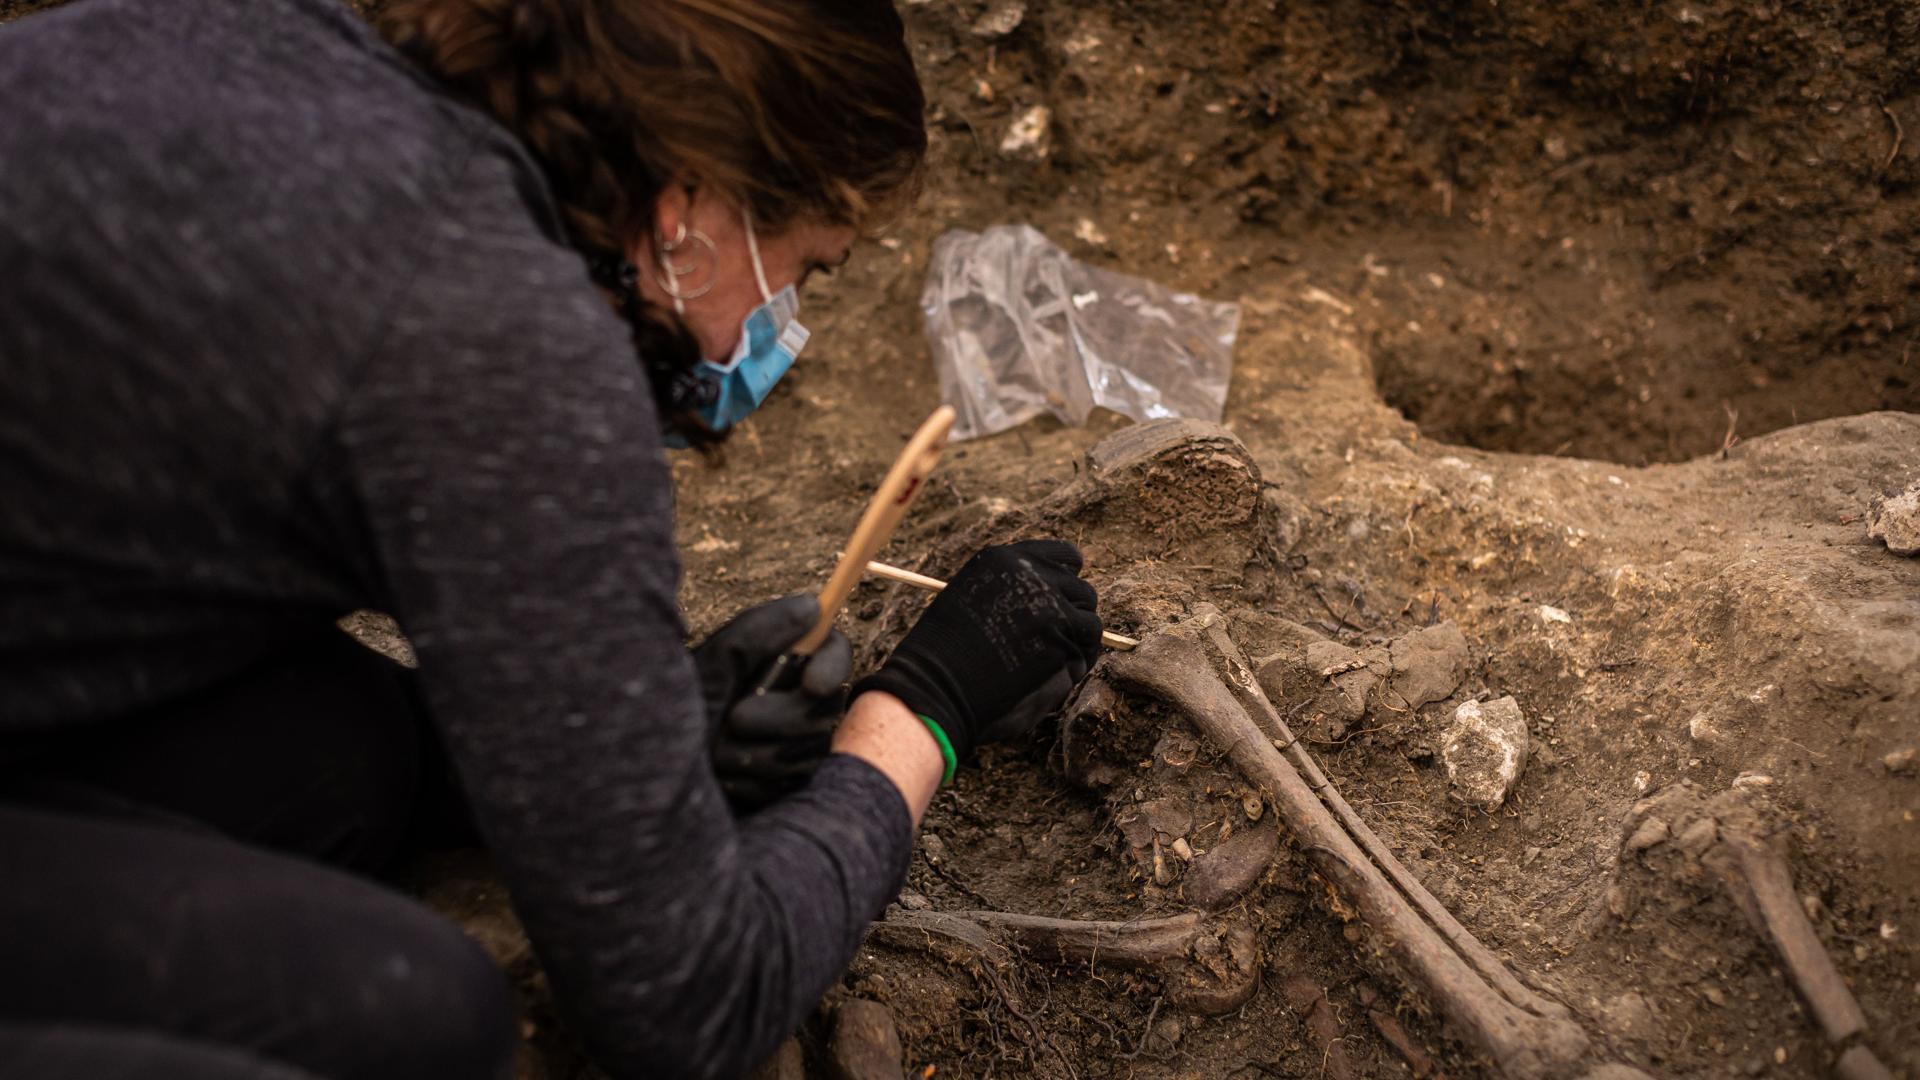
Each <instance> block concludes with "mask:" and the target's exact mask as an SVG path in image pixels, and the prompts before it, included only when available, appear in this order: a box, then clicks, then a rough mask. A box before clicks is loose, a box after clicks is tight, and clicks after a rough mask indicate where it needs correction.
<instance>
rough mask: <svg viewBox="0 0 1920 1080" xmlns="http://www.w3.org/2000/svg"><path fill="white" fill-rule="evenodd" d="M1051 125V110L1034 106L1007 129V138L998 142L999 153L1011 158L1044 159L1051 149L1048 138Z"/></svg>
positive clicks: (1043, 106) (1041, 106) (1042, 106)
mask: <svg viewBox="0 0 1920 1080" xmlns="http://www.w3.org/2000/svg"><path fill="white" fill-rule="evenodd" d="M1052 125H1053V110H1052V109H1049V108H1047V107H1046V106H1045V105H1035V106H1034V107H1033V108H1031V109H1028V110H1027V111H1026V112H1023V113H1021V114H1020V117H1019V119H1017V120H1015V121H1014V122H1013V126H1012V127H1010V128H1008V129H1007V137H1006V138H1004V139H1001V140H1000V152H1001V153H1003V154H1007V155H1009V156H1013V157H1022V156H1030V157H1036V158H1043V157H1046V156H1047V154H1048V153H1050V152H1051V151H1052V149H1053V147H1052V146H1051V145H1050V139H1049V138H1048V130H1049V129H1050V128H1051V127H1052Z"/></svg>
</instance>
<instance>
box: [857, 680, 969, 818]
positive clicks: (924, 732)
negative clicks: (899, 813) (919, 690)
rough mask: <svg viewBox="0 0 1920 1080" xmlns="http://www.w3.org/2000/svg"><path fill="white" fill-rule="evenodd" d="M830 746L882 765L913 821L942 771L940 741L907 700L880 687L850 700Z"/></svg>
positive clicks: (930, 798) (943, 760)
mask: <svg viewBox="0 0 1920 1080" xmlns="http://www.w3.org/2000/svg"><path fill="white" fill-rule="evenodd" d="M833 748H834V750H835V751H837V752H839V753H843V754H851V755H853V756H854V757H857V758H860V759H861V760H863V761H865V762H867V763H868V764H869V765H872V766H873V767H874V768H876V769H878V770H880V772H881V774H882V775H884V776H885V777H886V778H887V779H889V780H891V781H893V785H894V786H895V787H897V788H899V789H900V796H901V798H903V799H905V800H906V803H907V811H908V812H909V813H910V814H911V815H912V816H913V823H914V825H915V826H918V825H919V824H920V815H921V814H923V813H924V812H925V811H926V808H927V803H928V802H930V801H932V799H933V793H934V792H935V791H936V790H938V788H939V786H940V778H941V776H942V775H943V774H944V773H945V772H946V758H945V757H944V756H943V755H942V753H941V749H940V744H939V741H938V740H937V739H936V738H935V737H934V734H933V732H931V731H929V730H928V728H927V725H926V724H925V723H923V722H922V721H921V719H920V718H919V717H918V716H915V715H914V713H913V710H912V709H909V708H908V707H907V705H906V703H905V702H903V701H901V700H900V699H899V698H897V697H894V696H893V695H892V694H889V693H887V692H885V691H883V690H870V691H868V692H866V693H864V694H861V695H860V696H859V697H857V698H855V699H854V700H853V704H852V705H851V706H850V707H849V708H848V709H847V715H846V719H844V720H842V721H841V722H840V727H839V729H838V730H837V731H835V732H834V736H833Z"/></svg>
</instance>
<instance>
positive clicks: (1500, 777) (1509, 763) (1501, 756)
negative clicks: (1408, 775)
mask: <svg viewBox="0 0 1920 1080" xmlns="http://www.w3.org/2000/svg"><path fill="white" fill-rule="evenodd" d="M1528 745H1529V740H1528V737H1527V721H1526V718H1525V717H1524V716H1522V715H1521V712H1520V703H1519V702H1517V701H1515V700H1514V699H1513V698H1511V697H1503V698H1497V699H1495V700H1493V701H1488V702H1484V703H1483V702H1478V701H1467V702H1462V703H1461V705H1460V707H1459V708H1457V709H1455V710H1454V712H1453V726H1451V727H1450V728H1448V729H1447V734H1446V740H1445V741H1444V742H1443V743H1442V744H1441V747H1440V759H1441V761H1442V762H1444V763H1445V765H1446V767H1447V779H1448V780H1449V781H1450V782H1451V783H1452V784H1453V794H1454V797H1455V798H1458V799H1460V800H1461V801H1462V802H1465V803H1467V804H1468V805H1470V806H1476V807H1479V808H1480V809H1482V810H1485V811H1486V812H1487V813H1492V812H1494V811H1495V810H1498V809H1500V804H1501V803H1504V802H1506V800H1507V792H1508V791H1510V790H1512V788H1513V785H1514V783H1515V782H1516V781H1518V780H1519V779H1520V770H1522V769H1523V768H1525V767H1526V764H1527V750H1528Z"/></svg>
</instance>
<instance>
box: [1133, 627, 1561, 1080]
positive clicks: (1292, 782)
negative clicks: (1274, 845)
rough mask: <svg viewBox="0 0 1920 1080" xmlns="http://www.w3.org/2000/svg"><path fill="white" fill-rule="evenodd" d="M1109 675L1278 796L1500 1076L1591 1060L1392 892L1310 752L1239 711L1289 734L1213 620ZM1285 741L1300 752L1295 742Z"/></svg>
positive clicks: (1300, 831) (1315, 856) (1535, 1005)
mask: <svg viewBox="0 0 1920 1080" xmlns="http://www.w3.org/2000/svg"><path fill="white" fill-rule="evenodd" d="M1209 647H1211V652H1212V654H1213V655H1209V651H1210V650H1209ZM1216 657H1218V661H1216V659H1215V658H1216ZM1222 668H1224V674H1225V678H1224V679H1223V677H1222ZM1107 672H1108V677H1109V678H1111V679H1112V680H1113V681H1114V682H1116V683H1117V684H1120V685H1123V686H1128V687H1132V688H1135V689H1139V690H1143V691H1145V692H1147V693H1150V694H1153V695H1155V696H1157V697H1160V698H1162V699H1163V700H1165V701H1167V702H1168V703H1169V704H1171V705H1173V706H1174V707H1175V708H1177V709H1178V710H1179V711H1180V712H1181V713H1182V714H1184V715H1185V716H1186V717H1187V719H1188V721H1189V722H1190V723H1192V724H1193V725H1194V726H1195V727H1196V728H1198V729H1199V730H1200V732H1201V733H1202V734H1203V735H1205V736H1206V737H1207V738H1208V739H1209V740H1210V741H1211V742H1213V743H1214V744H1215V745H1216V746H1217V747H1219V748H1221V749H1223V750H1224V751H1226V752H1227V754H1228V755H1229V757H1230V758H1231V759H1232V761H1233V763H1234V764H1235V765H1236V766H1238V767H1239V768H1240V769H1241V771H1242V772H1243V773H1245V774H1246V776H1247V778H1248V779H1249V780H1250V781H1252V782H1253V783H1254V784H1256V785H1257V786H1259V787H1262V788H1264V789H1266V790H1267V791H1268V792H1270V793H1271V795H1272V796H1273V802H1274V807H1275V810H1276V811H1277V812H1278V813H1279V814H1280V815H1281V819H1282V820H1283V821H1284V822H1285V824H1286V825H1287V827H1288V828H1289V830H1291V832H1292V833H1293V835H1294V837H1295V838H1296V841H1297V842H1298V844H1299V845H1300V847H1301V848H1302V849H1303V851H1304V852H1305V853H1306V855H1307V856H1308V858H1309V859H1310V860H1311V861H1312V864H1313V866H1314V867H1315V868H1316V869H1317V870H1318V871H1319V873H1320V874H1321V876H1322V877H1324V878H1325V879H1326V880H1327V881H1328V882H1329V883H1331V884H1332V885H1333V886H1334V888H1335V889H1336V890H1338V891H1339V893H1340V894H1341V895H1342V897H1343V898H1344V899H1345V900H1346V901H1347V902H1349V903H1351V904H1352V905H1353V906H1354V908H1355V909H1356V910H1358V912H1359V913H1360V917H1361V918H1362V919H1363V920H1364V921H1365V922H1366V923H1367V925H1368V927H1369V928H1370V929H1372V930H1373V931H1374V933H1375V934H1376V935H1377V937H1378V939H1379V940H1380V941H1381V943H1382V944H1383V945H1384V947H1385V948H1386V949H1387V951H1388V952H1389V953H1390V954H1391V955H1392V956H1393V958H1394V959H1395V960H1396V961H1398V962H1399V964H1400V965H1401V967H1402V968H1403V969H1405V970H1406V971H1408V972H1410V973H1411V974H1412V975H1413V976H1414V977H1415V978H1416V979H1417V981H1418V982H1419V983H1420V985H1421V986H1422V987H1423V988H1424V989H1425V990H1426V991H1427V993H1428V994H1429V996H1430V997H1431V998H1432V999H1433V1000H1434V1002H1435V1003H1436V1004H1437V1005H1438V1007H1439V1009H1440V1010H1441V1012H1442V1013H1443V1014H1444V1015H1445V1017H1446V1018H1447V1019H1448V1020H1449V1021H1450V1022H1451V1023H1452V1025H1453V1026H1454V1027H1455V1028H1456V1029H1457V1030H1458V1031H1459V1032H1460V1034H1461V1035H1462V1036H1463V1037H1464V1038H1465V1039H1466V1040H1467V1041H1468V1042H1469V1043H1470V1044H1472V1045H1473V1046H1474V1047H1475V1048H1476V1049H1477V1050H1479V1051H1480V1052H1481V1053H1484V1054H1485V1055H1486V1056H1487V1057H1488V1058H1490V1059H1492V1061H1494V1062H1495V1064H1496V1065H1497V1066H1498V1068H1499V1071H1500V1072H1501V1073H1502V1074H1504V1075H1506V1076H1509V1077H1515V1078H1521V1080H1532V1078H1544V1077H1556V1076H1564V1075H1568V1074H1569V1073H1570V1072H1572V1071H1573V1070H1574V1068H1575V1067H1576V1066H1577V1065H1578V1063H1579V1062H1580V1061H1581V1059H1583V1058H1584V1057H1585V1056H1586V1054H1587V1051H1588V1049H1589V1043H1588V1040H1587V1037H1586V1034H1585V1033H1584V1032H1582V1031H1581V1030H1580V1028H1579V1026H1578V1025H1576V1024H1574V1023H1573V1022H1572V1021H1571V1020H1569V1019H1567V1018H1566V1016H1565V1013H1564V1010H1563V1009H1561V1008H1560V1007H1559V1006H1557V1005H1554V1004H1553V1003H1550V1002H1545V1001H1544V1000H1543V999H1541V998H1539V997H1538V995H1535V994H1533V993H1532V992H1531V991H1529V990H1527V989H1526V988H1525V987H1523V986H1521V985H1520V984H1519V982H1518V980H1516V979H1514V978H1513V977H1512V975H1511V973H1507V972H1505V971H1504V967H1503V966H1502V965H1500V964H1499V961H1498V960H1497V959H1494V958H1493V957H1492V956H1491V954H1490V953H1487V952H1486V950H1485V948H1484V946H1480V945H1479V943H1478V942H1477V941H1474V940H1473V939H1472V936H1471V935H1470V934H1467V932H1466V931H1465V929H1464V928H1462V927H1460V926H1459V924H1458V923H1457V922H1455V921H1453V920H1452V918H1451V916H1444V918H1445V923H1446V924H1448V925H1447V928H1446V929H1444V930H1440V929H1436V928H1435V925H1434V924H1430V923H1429V922H1428V919H1434V920H1435V923H1439V922H1440V921H1441V920H1440V919H1439V918H1437V917H1436V916H1435V914H1434V912H1433V911H1432V910H1430V908H1431V909H1438V910H1439V911H1440V913H1441V914H1442V915H1444V909H1443V908H1439V905H1438V903H1437V901H1432V898H1431V897H1430V896H1424V892H1425V891H1424V890H1420V892H1421V893H1422V894H1423V899H1424V900H1426V901H1431V904H1428V903H1419V902H1418V901H1415V900H1411V899H1409V896H1408V895H1404V894H1403V893H1402V892H1401V891H1400V889H1397V888H1396V887H1395V883H1394V881H1390V880H1389V879H1388V875H1387V873H1385V872H1383V869H1382V867H1381V866H1379V865H1376V862H1375V860H1376V859H1379V858H1381V857H1382V856H1384V858H1385V859H1387V860H1391V859H1392V856H1391V854H1390V853H1387V852H1386V851H1385V845H1384V844H1381V843H1379V840H1378V837H1375V836H1373V835H1372V833H1371V831H1370V830H1365V826H1364V824H1361V823H1359V819H1358V816H1357V815H1354V814H1353V813H1352V809H1351V807H1348V806H1347V805H1346V803H1345V800H1344V799H1339V798H1338V793H1337V792H1334V791H1333V789H1332V786H1331V784H1329V783H1328V782H1327V780H1326V777H1325V775H1324V774H1322V773H1321V772H1320V771H1319V769H1318V767H1317V766H1314V765H1312V762H1311V758H1310V757H1307V756H1306V755H1305V751H1304V749H1302V748H1300V747H1298V746H1297V745H1289V750H1290V751H1299V758H1298V760H1301V761H1303V762H1305V763H1306V764H1307V765H1308V766H1309V767H1308V768H1307V769H1304V770H1302V769H1296V768H1295V766H1294V764H1292V763H1290V762H1289V760H1288V759H1287V757H1285V756H1283V755H1282V754H1281V752H1280V750H1278V749H1276V748H1275V743H1274V740H1273V738H1272V737H1271V736H1269V734H1268V733H1266V732H1263V731H1262V730H1261V728H1260V726H1259V725H1258V724H1257V723H1256V722H1255V721H1254V719H1253V718H1252V716H1250V715H1249V713H1248V709H1247V708H1246V707H1245V705H1243V701H1247V702H1253V703H1255V704H1256V706H1257V708H1256V711H1258V712H1261V713H1263V714H1264V715H1263V719H1265V720H1266V722H1267V723H1268V724H1269V726H1270V727H1271V728H1273V729H1274V731H1275V732H1284V731H1285V726H1284V724H1283V723H1282V722H1281V721H1280V719H1279V716H1278V714H1277V713H1274V712H1273V709H1272V705H1271V703H1269V702H1267V699H1266V696H1265V695H1264V694H1263V693H1261V691H1260V688H1259V684H1258V682H1256V681H1255V679H1254V676H1253V672H1252V671H1251V669H1249V668H1248V666H1247V664H1246V660H1245V658H1244V657H1243V656H1242V655H1241V654H1240V652H1239V650H1238V648H1237V647H1235V646H1234V645H1233V643H1232V642H1231V640H1229V639H1227V637H1226V634H1225V629H1224V625H1223V620H1222V619H1221V618H1220V615H1219V613H1218V612H1217V611H1215V610H1212V609H1211V608H1206V607H1204V606H1203V607H1202V608H1201V609H1200V613H1199V614H1198V615H1196V617H1195V618H1193V619H1191V620H1189V621H1188V622H1187V623H1183V624H1181V625H1179V626H1176V627H1174V628H1172V629H1170V630H1167V631H1163V632H1160V633H1157V634H1152V635H1150V636H1149V637H1148V638H1147V639H1146V640H1144V641H1142V642H1141V645H1140V648H1139V649H1137V650H1135V651H1134V652H1132V653H1128V654H1125V655H1116V656H1114V657H1111V658H1109V660H1108V662H1107ZM1230 686H1231V687H1232V689H1230V688H1229V687H1230ZM1281 738H1282V739H1283V741H1284V742H1286V743H1288V744H1292V743H1293V740H1292V739H1291V738H1290V737H1287V736H1285V735H1282V736H1281ZM1303 772H1304V773H1305V775H1303ZM1316 791H1318V792H1319V794H1316ZM1323 795H1325V796H1328V797H1329V803H1334V804H1337V806H1338V807H1339V808H1340V810H1339V811H1335V810H1331V809H1329V803H1323V802H1322V801H1321V798H1322V796H1323ZM1336 812H1337V813H1338V815H1339V816H1338V817H1336ZM1343 822H1344V824H1343ZM1356 824H1357V825H1358V827H1359V830H1362V831H1365V832H1366V836H1367V841H1366V843H1367V847H1368V848H1369V849H1374V853H1373V857H1371V858H1370V857H1369V852H1368V851H1365V850H1362V847H1361V846H1360V843H1358V842H1356V838H1355V836H1354V835H1350V834H1349V831H1348V830H1349V829H1353V828H1354V827H1355V825H1356ZM1393 865H1394V866H1395V867H1396V869H1397V871H1398V872H1397V873H1395V874H1394V875H1393V877H1394V879H1395V881H1401V882H1403V884H1402V888H1404V887H1406V885H1405V884H1404V883H1408V882H1411V879H1412V876H1411V875H1410V874H1407V873H1406V871H1405V868H1404V867H1399V865H1398V863H1397V861H1394V863H1393ZM1413 884H1414V887H1416V888H1417V883H1413ZM1468 943H1470V944H1468ZM1463 952H1465V953H1467V954H1469V955H1473V956H1474V957H1475V961H1477V962H1475V961H1470V960H1469V959H1467V958H1466V956H1463ZM1484 967H1492V968H1494V969H1495V970H1496V972H1498V973H1501V974H1504V978H1502V977H1499V975H1498V974H1496V975H1494V976H1492V977H1489V976H1488V975H1487V974H1485V973H1484V972H1483V971H1482V970H1481V969H1482V968H1484ZM1496 987H1498V988H1496Z"/></svg>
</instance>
